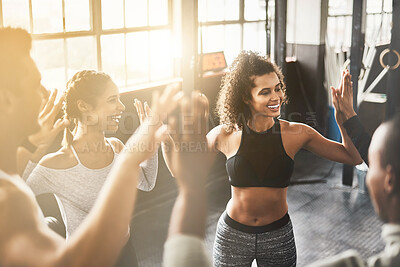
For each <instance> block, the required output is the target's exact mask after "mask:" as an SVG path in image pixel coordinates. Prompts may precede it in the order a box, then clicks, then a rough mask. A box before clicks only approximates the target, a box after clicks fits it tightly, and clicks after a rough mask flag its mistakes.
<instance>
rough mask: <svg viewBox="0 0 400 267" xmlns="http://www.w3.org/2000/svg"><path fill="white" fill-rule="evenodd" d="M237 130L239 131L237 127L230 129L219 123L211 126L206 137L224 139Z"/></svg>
mask: <svg viewBox="0 0 400 267" xmlns="http://www.w3.org/2000/svg"><path fill="white" fill-rule="evenodd" d="M238 132H240V131H239V129H237V128H235V129H230V128H229V127H228V126H227V125H225V124H220V125H218V126H215V127H214V128H212V129H211V131H209V132H208V134H207V139H216V140H217V139H221V138H222V139H224V138H227V137H229V136H231V135H234V134H236V133H238Z"/></svg>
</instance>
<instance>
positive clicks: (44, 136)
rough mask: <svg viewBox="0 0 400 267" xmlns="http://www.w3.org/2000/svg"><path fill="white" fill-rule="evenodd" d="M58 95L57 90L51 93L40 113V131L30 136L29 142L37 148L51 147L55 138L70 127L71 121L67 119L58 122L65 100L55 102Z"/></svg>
mask: <svg viewBox="0 0 400 267" xmlns="http://www.w3.org/2000/svg"><path fill="white" fill-rule="evenodd" d="M57 93H58V90H57V89H55V90H54V91H52V92H51V94H50V96H49V97H48V99H47V101H46V102H45V104H44V105H43V107H42V110H41V111H40V113H39V125H40V131H39V132H37V133H35V134H33V135H31V136H29V141H30V142H31V143H32V144H34V145H35V146H37V147H39V146H46V147H48V146H50V145H51V144H52V142H53V141H54V139H55V137H56V136H57V135H58V134H59V133H60V132H61V131H63V130H64V129H65V127H67V126H68V125H69V121H68V120H66V119H62V118H60V119H58V120H56V117H57V115H58V113H59V112H60V110H61V107H62V104H63V100H64V98H63V97H61V98H60V99H59V100H58V101H57V102H55V100H56V97H57Z"/></svg>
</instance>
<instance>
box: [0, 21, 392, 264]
mask: <svg viewBox="0 0 400 267" xmlns="http://www.w3.org/2000/svg"><path fill="white" fill-rule="evenodd" d="M31 45H32V41H31V37H30V35H29V34H28V33H27V32H26V31H24V30H22V29H14V28H0V102H1V103H0V109H1V112H0V123H1V125H2V128H1V130H0V142H1V147H2V149H1V150H0V159H1V160H0V218H1V219H0V267H3V266H113V265H117V266H128V265H129V266H135V265H137V260H136V255H135V251H134V248H133V247H132V242H127V241H128V240H129V238H130V235H131V234H132V233H131V232H132V231H133V234H134V229H132V230H131V229H129V225H130V220H131V217H132V214H133V210H134V205H135V199H136V194H137V189H140V190H145V191H150V190H152V188H153V187H154V185H155V183H156V177H157V168H158V154H157V151H158V148H159V147H160V146H161V147H162V150H163V156H164V160H165V162H166V164H167V167H168V169H169V170H170V172H171V174H172V175H173V177H175V179H176V182H177V185H178V188H179V195H178V197H177V199H176V202H175V205H174V207H173V210H172V214H171V219H170V226H169V233H168V238H167V241H166V243H165V245H164V256H163V257H164V258H163V264H164V265H165V266H174V267H177V266H212V265H214V266H251V264H252V262H253V260H256V261H257V265H258V266H296V258H297V256H296V245H295V235H294V232H293V227H292V223H291V220H290V216H289V214H288V205H287V201H286V194H287V188H288V185H289V181H290V177H291V175H292V172H293V163H294V162H293V159H294V156H295V154H296V153H297V152H298V151H299V150H300V149H303V148H304V149H307V150H309V151H311V152H313V153H315V154H317V155H319V156H321V157H325V158H327V159H330V160H333V161H338V162H342V163H346V164H350V165H357V164H360V163H361V162H362V161H364V162H365V163H367V164H368V165H369V172H368V177H367V185H368V188H369V190H370V195H371V199H372V201H373V204H374V207H375V210H376V212H377V213H378V215H379V216H380V217H381V219H382V220H383V221H384V222H385V223H386V224H385V225H384V228H383V238H384V240H385V242H386V244H387V246H386V248H385V251H383V252H382V253H381V254H379V255H377V256H374V257H372V258H371V259H369V260H368V262H367V261H364V260H362V259H361V258H360V256H359V255H358V254H357V253H356V252H355V251H350V252H346V253H344V254H341V255H339V256H336V257H334V258H330V259H326V260H322V261H320V262H316V263H314V264H312V266H400V209H399V204H400V203H399V201H400V184H399V183H400V180H399V179H400V153H399V151H400V118H398V117H397V118H394V119H393V120H391V121H388V122H386V123H384V124H382V126H380V127H379V128H378V130H377V131H376V132H375V134H374V136H373V138H372V141H371V138H370V137H369V135H368V134H367V133H366V132H365V130H364V128H363V126H362V125H361V123H360V121H359V119H358V117H357V114H356V113H355V112H354V109H353V104H352V103H353V99H352V97H353V96H352V85H351V79H350V78H351V76H350V74H349V72H348V71H344V72H343V73H342V79H341V83H340V85H339V86H338V88H334V87H332V88H331V90H332V98H333V104H334V106H335V110H336V114H335V115H336V120H337V122H338V125H339V128H340V130H341V134H342V142H341V143H338V142H334V141H331V140H328V139H326V138H324V137H323V136H322V135H321V134H319V133H318V132H317V131H316V130H314V129H313V128H311V127H309V126H307V125H305V124H301V123H294V122H289V121H285V120H282V119H279V118H278V117H279V115H280V110H281V107H282V105H283V104H284V103H285V102H286V87H285V83H284V77H283V75H282V73H281V71H280V69H279V68H278V67H277V66H276V65H275V64H274V63H272V62H270V61H269V60H268V59H266V58H265V57H264V56H262V55H260V54H258V53H254V52H251V51H243V52H241V53H240V54H239V55H238V56H237V58H236V59H235V60H234V62H233V63H232V65H231V66H230V69H229V71H228V72H227V73H226V74H225V75H224V77H223V81H222V85H221V90H220V92H219V96H218V100H217V113H218V116H219V118H220V125H219V126H217V127H215V128H214V129H212V130H211V131H210V132H209V133H207V122H208V112H209V103H208V100H207V98H206V97H205V96H204V95H203V94H201V93H199V92H193V93H192V95H191V96H190V97H183V95H182V92H180V90H179V87H178V86H176V85H174V86H168V87H167V88H166V89H165V90H164V91H163V92H162V93H161V94H158V93H154V94H153V98H152V103H151V108H150V107H149V105H147V103H145V104H144V105H143V104H142V103H141V101H139V100H135V103H134V104H135V107H136V110H137V112H138V115H139V119H140V126H139V128H138V129H137V130H136V131H135V133H134V134H132V136H131V137H130V138H129V140H128V141H127V142H126V143H125V144H124V143H123V142H121V141H120V140H118V139H117V138H106V136H105V134H106V133H112V132H115V131H116V130H117V129H118V124H119V120H120V119H121V115H122V113H123V112H124V110H125V106H124V105H123V104H122V102H121V101H120V95H119V90H118V87H117V86H116V85H115V83H114V82H113V81H112V79H111V78H110V76H108V75H107V74H105V73H102V72H98V71H92V70H84V71H80V72H78V73H76V74H75V75H74V76H73V77H72V78H71V79H70V80H69V82H68V83H67V87H66V92H65V94H64V97H62V98H61V99H60V100H58V101H56V95H57V92H56V91H53V92H52V93H51V94H50V95H49V94H48V92H47V90H46V89H45V88H43V86H42V85H41V76H40V72H39V70H38V69H37V67H36V65H35V62H34V61H33V59H32V58H31V56H30V49H31ZM177 106H180V109H181V111H180V113H179V114H180V115H179V116H181V118H172V119H171V118H169V120H168V121H165V119H166V117H167V114H168V113H171V112H172V111H173V110H174V109H175V108H176V107H177ZM61 109H62V110H63V112H64V116H63V117H62V118H60V119H58V120H56V118H57V114H58V113H59V111H60V110H61ZM179 121H185V123H184V124H183V129H182V128H181V127H179ZM61 131H64V138H63V142H62V147H61V148H60V150H58V151H57V152H55V153H51V154H46V153H47V151H48V147H49V146H50V145H51V144H52V143H53V141H54V139H55V137H56V136H57V135H58V134H59V133H60V132H61ZM370 144H371V145H370ZM368 148H369V155H368ZM218 152H222V153H223V154H224V155H225V156H226V158H227V161H226V169H227V172H228V175H229V182H230V184H231V189H232V191H231V192H232V198H231V199H230V200H229V202H228V204H227V207H226V211H225V212H224V213H223V214H222V215H221V217H220V219H219V221H218V225H217V233H216V237H215V242H214V249H213V260H212V261H211V259H210V258H209V257H208V252H207V249H206V247H205V244H204V235H205V222H206V202H207V197H206V189H205V183H206V178H207V176H208V172H209V171H210V167H211V165H212V163H213V161H214V158H215V156H216V154H217V153H218ZM43 193H53V194H55V195H56V196H57V199H58V200H59V202H60V203H61V207H62V209H61V210H62V217H63V221H64V223H65V226H66V240H65V239H64V238H62V237H61V236H59V235H57V234H56V233H55V232H53V231H52V230H50V228H49V225H48V223H46V220H45V218H44V215H43V213H42V211H41V210H40V208H39V206H38V204H37V202H36V200H35V195H40V194H43ZM121 251H122V253H121ZM212 262H213V263H212Z"/></svg>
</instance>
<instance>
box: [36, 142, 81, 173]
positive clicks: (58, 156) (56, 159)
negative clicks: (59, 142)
mask: <svg viewBox="0 0 400 267" xmlns="http://www.w3.org/2000/svg"><path fill="white" fill-rule="evenodd" d="M77 163H78V162H77V160H76V158H75V156H74V154H73V153H72V151H71V149H70V148H65V147H63V148H61V149H60V150H58V151H57V152H54V153H50V154H47V155H46V156H44V157H43V158H42V159H41V160H40V161H39V164H38V165H40V166H43V167H46V168H50V169H68V168H71V167H74V166H75V165H76V164H77Z"/></svg>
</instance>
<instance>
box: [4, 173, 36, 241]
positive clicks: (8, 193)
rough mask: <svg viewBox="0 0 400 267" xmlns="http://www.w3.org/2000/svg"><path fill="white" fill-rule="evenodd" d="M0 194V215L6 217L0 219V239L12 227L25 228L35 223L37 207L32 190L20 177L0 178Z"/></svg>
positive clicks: (11, 230)
mask: <svg viewBox="0 0 400 267" xmlns="http://www.w3.org/2000/svg"><path fill="white" fill-rule="evenodd" d="M0 196H1V197H0V217H1V218H7V220H0V236H1V238H0V239H2V238H7V236H9V235H10V234H12V233H13V232H14V231H13V230H14V229H19V230H22V229H24V230H26V228H27V227H28V228H29V227H30V226H34V225H36V223H35V221H36V219H37V218H36V217H37V214H39V212H38V211H39V208H38V206H37V204H36V202H35V197H34V195H33V192H32V191H31V190H30V188H29V187H28V186H27V185H26V184H25V183H24V182H23V180H22V179H20V178H18V177H13V178H12V179H0ZM21 218H23V220H21ZM0 245H1V244H0Z"/></svg>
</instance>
